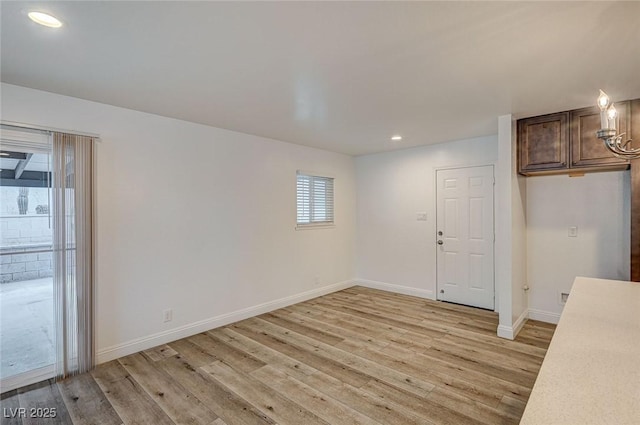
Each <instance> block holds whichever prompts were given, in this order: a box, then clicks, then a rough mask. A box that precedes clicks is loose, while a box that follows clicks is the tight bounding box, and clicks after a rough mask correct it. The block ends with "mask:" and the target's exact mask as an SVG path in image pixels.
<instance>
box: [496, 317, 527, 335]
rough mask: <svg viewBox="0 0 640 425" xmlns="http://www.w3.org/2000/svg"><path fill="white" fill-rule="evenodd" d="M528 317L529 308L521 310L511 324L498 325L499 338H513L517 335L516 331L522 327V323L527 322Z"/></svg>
mask: <svg viewBox="0 0 640 425" xmlns="http://www.w3.org/2000/svg"><path fill="white" fill-rule="evenodd" d="M528 318H529V310H525V311H523V312H522V314H521V315H520V317H518V319H517V320H516V321H515V322H514V323H513V326H505V325H499V326H498V336H499V337H500V338H505V339H510V340H514V339H515V338H516V336H518V332H520V330H521V329H522V327H523V326H524V324H525V323H526V322H527V319H528Z"/></svg>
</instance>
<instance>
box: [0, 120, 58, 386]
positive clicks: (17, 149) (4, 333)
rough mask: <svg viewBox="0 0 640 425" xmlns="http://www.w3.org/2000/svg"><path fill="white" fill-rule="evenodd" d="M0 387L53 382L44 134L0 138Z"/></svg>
mask: <svg viewBox="0 0 640 425" xmlns="http://www.w3.org/2000/svg"><path fill="white" fill-rule="evenodd" d="M0 135H1V139H0V169H1V171H0V261H1V264H0V272H1V273H0V279H1V280H0V385H1V387H2V391H5V390H7V389H10V388H9V387H16V386H18V385H21V384H26V383H30V382H37V381H38V380H42V379H46V378H49V377H52V376H53V374H54V367H53V365H54V363H55V326H54V303H53V294H54V291H53V273H54V269H53V266H54V265H53V255H52V252H53V250H52V244H53V220H52V216H51V212H52V204H51V200H52V193H51V182H52V175H51V165H52V164H51V158H52V155H51V153H52V150H51V149H52V142H51V135H50V134H49V133H48V132H41V131H30V130H29V131H27V130H19V129H7V128H4V127H3V128H2V131H1V133H0Z"/></svg>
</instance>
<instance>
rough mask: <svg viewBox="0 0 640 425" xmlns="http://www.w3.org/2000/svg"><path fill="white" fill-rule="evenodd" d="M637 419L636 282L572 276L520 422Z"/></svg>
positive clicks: (619, 424)
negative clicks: (556, 325) (572, 279)
mask: <svg viewBox="0 0 640 425" xmlns="http://www.w3.org/2000/svg"><path fill="white" fill-rule="evenodd" d="M572 424H576V425H587V424H597V425H605V424H612V425H627V424H628V425H639V424H640V283H633V282H623V281H617V280H603V279H590V278H584V277H578V278H576V280H575V281H574V284H573V287H572V288H571V293H570V295H569V299H568V301H567V304H566V305H565V307H564V311H563V312H562V316H561V317H560V322H559V323H558V327H557V328H556V331H555V334H554V335H553V339H552V340H551V345H550V346H549V350H548V351H547V354H546V356H545V358H544V362H543V363H542V368H541V369H540V373H539V375H538V378H537V379H536V383H535V386H534V387H533V391H532V393H531V398H530V399H529V402H528V403H527V407H526V409H525V411H524V415H523V417H522V420H521V422H520V425H572Z"/></svg>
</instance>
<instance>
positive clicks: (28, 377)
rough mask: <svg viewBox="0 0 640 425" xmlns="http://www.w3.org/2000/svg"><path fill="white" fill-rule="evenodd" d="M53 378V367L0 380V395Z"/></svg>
mask: <svg viewBox="0 0 640 425" xmlns="http://www.w3.org/2000/svg"><path fill="white" fill-rule="evenodd" d="M54 376H55V371H54V368H53V365H49V366H44V367H40V368H38V369H33V370H30V371H28V372H24V373H19V374H17V375H13V376H9V377H8V378H4V379H1V380H0V393H2V394H4V393H6V392H7V391H11V390H15V389H16V388H21V387H26V386H27V385H31V384H35V383H37V382H42V381H45V380H47V379H51V378H53V377H54Z"/></svg>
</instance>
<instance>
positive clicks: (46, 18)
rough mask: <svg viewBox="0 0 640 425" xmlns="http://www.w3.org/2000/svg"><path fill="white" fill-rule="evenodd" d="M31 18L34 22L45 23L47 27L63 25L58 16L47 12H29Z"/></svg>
mask: <svg viewBox="0 0 640 425" xmlns="http://www.w3.org/2000/svg"><path fill="white" fill-rule="evenodd" d="M29 18H31V20H32V21H33V22H35V23H38V24H40V25H44V26H45V27H50V28H60V27H61V26H62V22H60V20H59V19H58V18H56V17H55V16H51V15H49V14H47V13H42V12H29Z"/></svg>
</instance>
